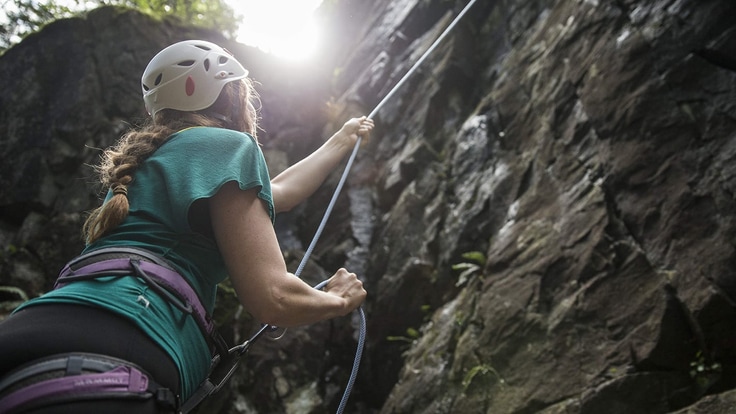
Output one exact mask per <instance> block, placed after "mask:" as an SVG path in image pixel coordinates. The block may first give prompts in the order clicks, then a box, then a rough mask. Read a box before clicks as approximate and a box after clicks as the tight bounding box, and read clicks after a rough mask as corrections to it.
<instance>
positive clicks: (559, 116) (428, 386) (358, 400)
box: [0, 0, 736, 414]
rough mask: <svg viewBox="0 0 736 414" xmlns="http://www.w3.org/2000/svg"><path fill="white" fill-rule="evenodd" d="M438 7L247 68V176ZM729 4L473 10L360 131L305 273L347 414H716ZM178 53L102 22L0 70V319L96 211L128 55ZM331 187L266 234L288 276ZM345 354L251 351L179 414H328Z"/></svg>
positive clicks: (725, 389)
mask: <svg viewBox="0 0 736 414" xmlns="http://www.w3.org/2000/svg"><path fill="white" fill-rule="evenodd" d="M463 6H464V3H462V2H448V1H442V0H430V1H420V0H395V1H388V0H377V1H374V2H361V1H358V0H351V1H342V2H336V3H334V2H330V3H329V4H326V5H325V6H323V11H324V13H325V14H326V15H327V16H328V22H329V29H330V31H331V33H332V38H333V39H335V44H334V45H333V48H332V49H331V53H330V54H329V55H326V56H325V58H324V62H327V63H328V64H329V65H334V68H333V67H329V65H328V68H327V69H320V70H315V71H314V72H310V73H307V74H304V71H302V72H301V73H302V75H301V76H296V75H295V74H294V73H293V72H285V71H284V72H279V70H276V69H272V68H271V67H266V65H265V63H264V64H262V66H261V67H255V68H253V69H252V72H253V73H254V76H255V77H256V78H257V79H258V80H261V82H262V83H263V85H264V88H265V89H264V91H262V96H263V101H264V125H265V129H266V131H269V132H268V133H267V134H265V136H264V139H263V142H264V148H265V150H266V153H267V154H268V155H269V158H270V159H271V160H278V159H281V160H284V163H286V162H292V161H294V160H295V159H297V158H299V157H300V156H302V155H303V154H305V153H306V152H308V151H309V150H310V149H311V148H314V147H315V146H316V145H318V143H319V135H324V134H320V133H321V132H323V129H324V131H327V132H325V133H329V131H332V130H335V129H336V128H337V127H338V126H339V125H340V124H341V123H342V122H344V120H345V119H346V118H347V117H349V116H355V115H357V114H362V113H368V112H370V111H371V109H372V108H373V107H374V106H375V105H376V104H377V103H378V102H379V101H380V99H381V98H382V97H383V96H385V95H386V94H387V93H388V91H389V90H390V89H391V88H392V87H393V85H395V84H396V82H397V81H398V80H399V79H400V78H401V77H402V76H403V74H405V73H406V72H407V71H408V70H409V68H410V67H411V65H412V64H413V63H414V62H416V60H417V59H418V58H419V56H420V55H421V54H422V52H423V51H424V50H426V48H427V47H429V45H430V44H431V43H432V41H433V40H434V39H435V38H437V37H438V36H439V34H440V33H441V32H442V30H443V29H444V28H445V27H446V26H447V25H448V24H449V22H450V21H451V20H452V18H453V16H454V15H456V14H457V13H458V12H459V11H460V9H461V8H462V7H463ZM735 13H736V3H734V2H733V1H732V0H680V1H672V0H669V1H659V0H654V1H643V0H642V1H634V0H630V1H620V2H605V1H601V0H563V1H557V2H554V1H512V0H509V1H504V2H486V1H480V2H477V4H475V5H474V7H473V9H472V11H471V13H469V14H468V15H467V16H466V18H465V19H464V20H463V22H461V24H459V25H458V26H457V27H456V28H455V30H454V31H453V33H452V34H451V35H450V36H449V37H448V38H447V39H446V40H445V41H444V42H443V43H442V44H441V45H440V46H439V47H438V48H437V50H436V51H435V52H434V53H433V54H432V55H431V56H430V57H429V59H428V60H427V61H426V62H425V63H424V65H423V67H422V68H421V69H420V70H419V71H418V72H417V73H416V74H415V75H414V76H413V77H412V78H411V79H409V80H408V82H407V83H406V84H405V85H404V87H403V88H402V89H401V90H399V91H397V94H396V95H395V96H394V97H393V98H392V99H391V100H390V101H389V102H387V103H386V105H385V106H384V107H383V108H382V109H381V110H380V111H379V112H378V114H377V116H376V120H377V124H378V127H377V130H376V132H375V133H374V136H373V140H372V141H371V142H369V143H368V144H367V145H366V146H365V147H364V148H362V149H361V152H360V154H359V157H358V160H357V162H356V165H355V166H354V167H353V170H352V171H351V175H350V179H349V181H348V185H347V186H346V188H345V190H344V194H343V195H342V196H341V197H340V199H339V201H338V207H337V209H336V212H335V213H334V214H333V217H332V219H331V221H330V224H329V226H328V227H327V229H326V231H325V234H324V235H323V236H322V238H321V242H320V243H319V244H318V246H317V248H316V250H315V253H314V256H313V261H312V263H311V264H310V266H309V267H308V268H307V270H305V272H304V274H305V275H308V276H309V277H310V278H312V279H314V281H315V282H317V281H319V280H321V278H323V277H324V276H325V275H327V274H329V273H330V272H331V271H333V270H334V269H335V268H337V267H339V266H346V267H348V268H349V269H351V270H354V271H356V272H358V273H360V274H361V275H362V276H363V277H364V280H365V283H366V286H367V288H368V290H369V294H370V297H369V301H368V303H366V306H365V310H366V313H367V316H368V344H367V348H366V350H365V352H364V359H363V363H362V365H361V368H360V375H359V377H358V381H357V383H356V386H355V389H354V390H353V394H352V397H351V400H350V404H349V405H348V412H359V413H381V414H389V413H392V414H393V413H494V414H495V413H515V414H522V413H524V414H526V413H545V414H553V413H586V414H587V413H596V414H599V413H671V412H679V413H693V414H694V413H727V412H730V410H732V408H731V407H732V406H733V401H734V400H735V399H736V393H735V392H734V391H733V390H734V388H735V387H736V309H735V308H734V305H735V304H736V302H735V301H736V252H735V251H734V241H733V240H734V236H735V233H736V199H735V196H734V194H735V193H736V181H735V179H736V21H734V19H733V18H732V16H734V15H736V14H735ZM122 23H125V24H122ZM92 33H95V36H96V37H95V41H92V39H91V36H92V35H91V34H92ZM194 36H196V37H205V38H208V39H210V40H215V41H220V40H221V41H222V42H225V40H223V39H220V38H219V37H217V35H216V34H213V33H202V32H194V31H192V29H186V28H181V27H178V26H175V25H172V24H170V23H166V22H164V24H161V23H160V22H155V21H153V20H151V19H149V18H146V17H144V16H141V15H139V14H137V13H134V12H122V11H120V10H118V9H110V8H105V9H101V10H98V11H97V12H94V13H92V14H90V15H89V16H88V17H87V18H86V19H72V20H69V21H64V22H59V23H57V24H53V25H50V26H48V27H47V28H46V29H45V30H44V31H42V32H41V33H40V34H38V35H36V36H32V37H29V38H28V39H27V40H25V41H24V42H23V43H22V44H21V45H19V46H18V47H16V48H13V49H11V50H10V51H8V52H7V53H6V54H5V55H3V56H2V57H0V82H1V83H2V88H1V89H2V90H3V91H4V92H3V94H2V95H1V96H0V128H2V129H1V130H0V137H2V138H0V139H1V140H2V141H0V142H2V144H1V145H2V146H0V151H1V152H2V156H3V164H2V166H0V172H1V174H0V184H2V185H0V214H1V215H2V216H1V217H2V224H1V226H2V227H1V228H0V238H1V239H0V240H2V246H3V247H4V254H3V257H2V263H1V264H2V279H0V280H1V281H2V283H0V284H2V285H6V286H7V288H4V290H3V291H2V292H1V293H0V294H2V295H5V296H3V297H4V298H5V297H7V300H6V302H5V304H6V306H8V307H12V303H13V301H14V300H17V299H19V298H21V296H22V293H21V292H25V294H28V295H35V294H38V293H40V292H42V291H43V290H44V289H48V286H49V285H50V283H51V281H52V280H53V274H54V273H55V271H56V269H58V268H59V267H60V266H61V264H62V263H63V262H64V261H65V260H66V259H68V258H69V257H71V256H72V255H74V254H75V253H76V252H77V251H78V250H79V249H80V248H81V243H80V242H77V243H70V242H69V240H73V239H74V237H75V235H76V234H77V232H78V228H79V225H80V222H81V212H82V211H84V210H85V209H89V208H91V207H92V206H93V205H94V204H95V203H96V202H97V194H96V193H93V192H91V191H90V190H89V186H87V184H88V181H89V179H88V178H84V177H88V176H89V172H85V171H87V170H86V169H85V167H83V164H84V163H94V161H95V157H96V154H97V152H96V150H94V148H99V147H104V146H106V145H109V144H110V143H112V141H113V140H114V139H115V138H117V136H118V135H119V133H120V132H121V131H122V130H123V129H124V128H125V122H127V121H130V120H131V119H134V118H135V117H139V118H140V117H141V116H143V114H142V113H141V111H142V109H141V106H140V103H139V98H138V85H137V76H138V75H137V73H138V72H139V71H140V70H141V68H142V67H143V66H144V65H145V62H146V61H147V59H149V58H150V56H151V55H152V54H153V53H155V51H156V50H158V49H160V47H162V46H164V45H166V44H168V43H171V42H173V41H176V40H180V39H183V38H187V37H194ZM100 37H101V38H100ZM122 38H124V39H126V42H119V41H116V39H122ZM226 44H227V45H228V48H230V49H231V50H234V51H236V54H237V55H238V57H239V58H241V59H244V60H248V59H251V60H253V61H254V62H266V61H267V59H265V58H264V57H262V56H258V55H257V52H255V51H252V50H249V49H247V48H244V47H242V46H238V45H234V44H231V43H227V42H226ZM259 65H260V64H259ZM52 69H53V70H52ZM333 69H334V71H333ZM131 73H135V74H136V75H134V76H131ZM333 73H334V74H335V75H334V78H333V79H330V77H331V74H333ZM307 75H309V76H307ZM285 79H287V80H288V81H285ZM315 79H316V80H315ZM276 84H280V85H281V87H280V88H276V87H274V86H268V85H276ZM269 88H272V89H269ZM328 88H331V90H329V89H328ZM294 91H299V92H301V93H295V92H294ZM328 91H331V95H332V96H331V97H330V96H328V95H329V94H328ZM328 100H330V101H331V104H330V107H329V110H327V111H325V110H322V109H323V108H325V106H326V105H325V103H326V102H327V101H328ZM307 133H311V134H312V135H314V136H315V139H310V140H304V139H300V140H295V139H294V138H295V137H298V136H303V135H307ZM274 165H276V164H274ZM330 181H331V182H330V183H328V184H327V185H325V186H324V188H323V189H321V190H320V191H319V193H318V194H317V195H316V196H315V197H314V198H313V199H312V200H310V202H309V203H308V204H307V205H305V206H303V207H302V208H300V209H299V210H297V211H295V212H292V213H289V215H287V216H285V217H283V218H279V235H280V238H281V240H282V243H283V245H284V247H285V249H286V251H285V255H286V257H287V259H288V260H289V261H290V262H296V261H298V259H299V257H300V256H301V251H302V250H303V249H304V246H306V245H307V244H308V243H309V240H310V238H311V236H312V234H313V232H314V229H315V228H316V226H317V223H318V222H319V219H320V214H319V213H321V212H322V211H324V207H325V206H326V203H327V200H329V197H330V196H331V192H332V190H333V188H334V183H335V182H336V181H337V174H336V176H335V177H334V179H331V180H330ZM330 184H333V185H330ZM323 269H324V270H323ZM310 281H311V280H310ZM221 296H222V300H221V303H222V305H221V306H220V311H221V313H222V314H223V315H224V316H223V317H222V320H221V323H222V325H223V330H225V331H226V332H227V333H228V335H229V336H231V337H232V339H238V340H242V339H243V338H244V337H246V336H247V335H248V333H249V332H250V331H252V329H253V327H254V325H255V324H254V323H253V321H249V320H248V318H247V317H245V316H242V315H240V314H239V313H238V312H232V310H233V309H235V305H234V302H233V297H232V295H229V294H228V290H227V288H226V287H225V288H224V289H223V292H222V295H221ZM228 311H231V312H228ZM233 321H235V323H234V322H233ZM354 347H355V341H354V338H353V327H352V321H351V320H350V318H343V320H335V321H332V322H325V323H322V324H318V325H315V326H313V327H305V328H303V329H296V330H290V331H289V332H288V333H287V334H286V336H285V337H284V339H282V340H280V341H278V342H273V343H272V342H268V341H262V342H259V343H257V346H254V347H253V349H252V350H251V352H250V354H249V356H248V358H247V359H246V360H245V361H244V364H243V365H242V367H241V369H240V372H239V373H238V375H237V376H236V377H235V380H234V381H233V382H232V383H231V384H230V388H229V389H228V390H224V391H222V392H221V393H220V394H218V395H217V396H215V397H214V398H212V399H211V400H209V401H208V402H207V405H206V406H204V407H202V409H201V412H222V413H253V412H263V413H279V412H283V413H322V412H331V411H334V409H335V408H336V406H337V402H338V400H339V397H340V395H341V393H342V389H343V387H344V386H345V383H346V381H347V376H348V374H349V367H350V363H351V359H352V353H353V352H354Z"/></svg>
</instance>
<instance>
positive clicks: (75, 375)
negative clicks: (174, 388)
mask: <svg viewBox="0 0 736 414" xmlns="http://www.w3.org/2000/svg"><path fill="white" fill-rule="evenodd" d="M18 384H25V385H23V386H21V387H18ZM0 394H4V395H3V396H2V397H0V405H1V406H2V407H3V412H6V413H11V412H13V411H14V410H16V409H32V408H38V407H42V406H45V405H49V404H57V403H60V402H63V401H75V400H80V399H103V398H137V399H147V398H156V400H157V402H158V403H159V404H163V405H165V406H168V407H176V406H177V405H178V402H177V398H176V396H175V395H174V394H173V393H172V392H171V391H170V390H169V389H168V388H163V387H161V386H159V385H158V384H156V383H155V381H153V379H152V378H151V376H150V375H149V374H148V373H146V372H145V371H144V370H143V369H141V368H140V367H138V366H136V365H135V364H133V363H131V362H127V361H123V360H121V359H117V358H112V357H108V356H104V355H96V354H76V353H75V354H61V355H54V356H52V357H49V358H45V359H42V360H39V361H34V362H33V363H31V364H29V365H26V366H24V367H22V368H20V369H18V370H16V371H14V372H12V373H10V374H9V375H8V376H6V377H4V378H3V380H2V381H1V382H0ZM5 410H7V411H5Z"/></svg>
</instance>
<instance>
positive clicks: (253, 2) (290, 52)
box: [229, 0, 322, 61]
mask: <svg viewBox="0 0 736 414" xmlns="http://www.w3.org/2000/svg"><path fill="white" fill-rule="evenodd" d="M320 3H322V0H229V4H230V6H231V7H232V8H233V9H234V10H235V12H236V14H237V15H239V16H241V17H242V18H243V20H242V22H241V24H240V29H239V30H238V35H237V40H238V42H240V43H243V44H246V45H250V46H255V47H258V48H259V49H261V50H263V51H264V52H267V53H271V54H273V55H275V56H278V57H280V58H283V59H288V60H292V61H298V60H304V59H306V58H309V57H310V55H312V54H313V53H314V52H315V51H316V49H317V47H318V43H319V30H318V27H317V24H316V22H315V19H314V11H315V9H316V8H317V7H318V6H319V5H320Z"/></svg>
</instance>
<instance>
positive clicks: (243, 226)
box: [210, 182, 366, 327]
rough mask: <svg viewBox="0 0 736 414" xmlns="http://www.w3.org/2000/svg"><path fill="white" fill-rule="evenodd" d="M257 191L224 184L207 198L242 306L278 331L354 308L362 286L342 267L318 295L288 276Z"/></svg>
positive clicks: (314, 290) (344, 313) (342, 313)
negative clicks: (209, 198) (278, 327)
mask: <svg viewBox="0 0 736 414" xmlns="http://www.w3.org/2000/svg"><path fill="white" fill-rule="evenodd" d="M256 192H257V190H255V189H251V190H247V191H243V190H240V188H238V185H237V184H236V183H235V182H229V183H227V184H225V185H224V186H223V187H222V188H221V189H220V190H219V191H218V192H217V194H216V195H215V196H214V197H212V199H211V200H210V215H211V219H212V227H213V230H214V233H215V239H216V241H217V245H218V247H219V249H220V252H221V254H222V257H223V259H224V260H225V264H226V265H227V269H228V272H229V274H230V278H231V280H232V283H233V287H234V288H235V292H236V293H237V295H238V299H239V300H240V302H241V303H242V304H243V307H245V309H246V310H247V311H248V312H250V313H251V315H253V316H254V317H255V318H256V319H257V320H259V321H261V322H263V323H268V324H271V325H276V326H281V327H293V326H299V325H306V324H310V323H314V322H317V321H320V320H324V319H329V318H332V317H335V316H342V315H346V314H348V313H350V312H351V311H352V310H354V309H356V308H357V307H358V306H360V304H361V303H362V302H363V301H364V300H365V297H366V292H365V290H364V289H363V284H362V283H361V281H360V280H359V279H358V278H357V276H356V275H355V274H353V273H349V272H348V271H346V270H345V269H340V270H338V271H337V273H335V275H333V276H332V277H331V278H330V281H329V282H328V283H327V285H326V286H325V289H324V291H319V290H316V289H314V288H312V287H311V286H309V285H308V284H306V283H305V282H304V281H302V280H301V279H299V278H298V277H296V276H294V275H292V274H290V273H288V272H287V269H286V264H285V263H284V259H283V256H282V254H281V250H280V248H279V245H278V240H277V239H276V234H275V232H274V229H273V225H272V224H271V220H270V218H269V216H268V213H267V212H266V208H265V206H264V204H263V201H262V200H261V199H259V198H258V197H257V195H256Z"/></svg>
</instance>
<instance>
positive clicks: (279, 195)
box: [0, 40, 373, 414]
mask: <svg viewBox="0 0 736 414" xmlns="http://www.w3.org/2000/svg"><path fill="white" fill-rule="evenodd" d="M247 74H248V72H247V70H245V69H244V68H243V66H242V65H241V64H240V63H239V62H238V61H237V60H236V59H235V58H234V57H233V56H232V55H230V54H229V53H228V52H227V51H226V50H224V49H223V48H221V47H220V46H217V45H215V44H213V43H210V42H205V41H200V40H193V41H184V42H179V43H176V44H174V45H171V46H169V47H167V48H165V49H163V50H162V51H160V52H159V53H158V54H157V55H156V56H155V57H154V58H153V59H152V60H151V61H150V63H149V64H148V66H147V67H146V69H145V71H144V73H143V77H142V82H141V83H142V89H143V100H144V102H145V105H146V109H147V110H148V112H149V114H150V115H151V118H150V119H149V122H148V123H147V124H146V125H144V126H143V127H141V128H140V129H135V130H131V131H130V132H128V133H126V134H125V135H124V136H123V137H122V138H121V140H120V141H119V142H118V144H117V145H116V146H115V147H114V148H111V149H108V150H107V151H105V153H104V155H103V159H102V162H101V164H100V165H99V166H98V171H99V174H100V179H101V181H102V183H103V184H104V185H105V186H106V188H109V191H108V193H107V196H106V198H105V200H104V202H103V204H102V205H101V206H100V207H99V208H98V209H96V210H95V211H94V212H93V213H92V214H91V215H90V217H89V218H88V220H87V221H86V223H85V225H84V229H83V231H84V235H85V237H86V241H87V245H86V248H85V249H84V251H83V252H82V255H81V256H79V257H77V258H75V259H74V260H72V261H71V262H70V263H69V264H68V265H67V266H66V267H65V268H64V269H63V270H62V272H61V274H60V276H59V279H58V280H57V284H56V286H55V289H54V290H52V291H51V292H49V293H47V294H45V295H43V296H41V297H39V298H36V299H33V300H30V301H29V302H27V303H25V304H24V305H22V306H21V307H20V308H19V309H18V310H16V311H15V312H14V313H13V314H12V315H11V316H10V317H9V318H7V319H6V320H5V321H3V322H2V323H1V324H0V356H1V357H0V412H1V413H35V414H40V413H52V412H53V413H67V412H68V413H72V412H73V413H85V412H95V413H98V412H105V413H115V412H120V413H131V412H135V413H164V412H177V411H179V409H180V406H181V404H182V402H183V401H186V399H187V398H188V397H189V396H191V395H192V394H193V393H194V391H195V390H196V389H197V386H198V385H199V384H200V383H201V382H202V381H203V380H204V379H205V378H206V377H207V375H208V373H209V369H210V363H211V360H212V356H213V354H217V353H220V354H222V353H223V352H227V348H226V347H225V346H224V345H223V341H222V340H221V338H219V336H218V335H217V333H216V331H215V330H214V328H213V326H212V320H211V318H210V316H209V315H211V313H212V311H213V310H214V306H215V291H216V288H217V284H218V283H220V282H222V281H224V280H225V279H226V278H228V277H229V279H230V281H231V283H232V286H233V287H234V289H235V291H236V293H237V296H238V299H239V301H240V303H241V304H242V305H243V307H244V308H245V309H246V310H247V311H248V312H250V313H251V314H252V315H253V317H254V318H255V319H257V320H259V321H261V322H263V323H268V324H271V325H275V326H280V327H291V326H297V325H304V324H310V323H313V322H317V321H320V320H324V319H329V318H333V317H337V316H341V315H346V314H348V313H350V312H351V311H353V310H354V309H356V308H358V307H359V306H360V305H361V303H362V302H363V301H364V300H365V297H366V292H365V290H364V289H363V285H362V283H361V281H360V280H359V279H358V278H357V276H356V275H355V274H353V273H350V272H348V271H347V270H345V269H340V270H338V271H337V272H336V273H335V274H334V275H333V276H332V277H331V278H330V279H329V281H328V283H327V284H326V285H325V287H324V289H323V290H316V289H313V288H312V287H310V286H309V285H307V284H306V283H305V282H303V281H302V280H301V279H300V278H298V277H295V276H294V275H292V274H290V273H289V272H288V271H287V269H286V264H285V263H284V259H283V256H282V254H281V251H280V248H279V245H278V241H277V239H276V235H275V232H274V228H273V221H274V216H275V214H276V213H278V212H281V211H287V210H289V209H291V208H293V207H294V206H295V205H297V204H299V203H300V202H302V201H303V200H304V199H305V198H307V197H308V196H310V195H311V194H312V193H313V192H314V191H315V190H316V189H317V188H318V187H319V186H320V185H321V183H322V182H323V181H324V180H325V179H326V177H327V175H328V174H329V173H330V172H331V171H332V170H333V169H334V168H335V167H336V166H337V165H338V164H339V163H340V161H341V160H342V158H343V157H344V156H345V154H347V153H348V152H349V151H350V149H351V148H352V147H353V145H354V144H355V142H356V141H357V139H358V136H361V137H363V138H364V139H367V138H368V137H369V135H370V132H371V130H372V129H373V121H372V120H370V119H367V118H366V117H360V118H354V119H351V120H349V121H347V122H346V123H345V124H344V125H343V126H342V128H341V129H340V130H339V131H337V132H336V133H335V134H334V135H333V136H332V137H331V138H329V139H328V140H327V141H326V142H325V143H324V144H323V145H322V146H321V147H320V148H318V149H317V150H316V151H315V152H314V153H312V154H311V155H309V156H308V157H306V158H305V159H303V160H302V161H300V162H299V163H297V164H295V165H293V166H291V167H290V168H288V169H287V170H285V171H284V172H283V173H281V174H279V175H277V176H276V177H275V178H273V179H270V177H269V174H268V171H267V169H266V164H265V161H264V157H263V154H262V152H261V150H260V148H259V145H258V142H257V141H256V138H255V137H256V129H257V126H256V119H257V115H256V110H255V107H254V105H253V100H255V99H257V96H256V94H255V91H254V90H253V87H252V84H251V82H250V81H249V79H248V78H247Z"/></svg>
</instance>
